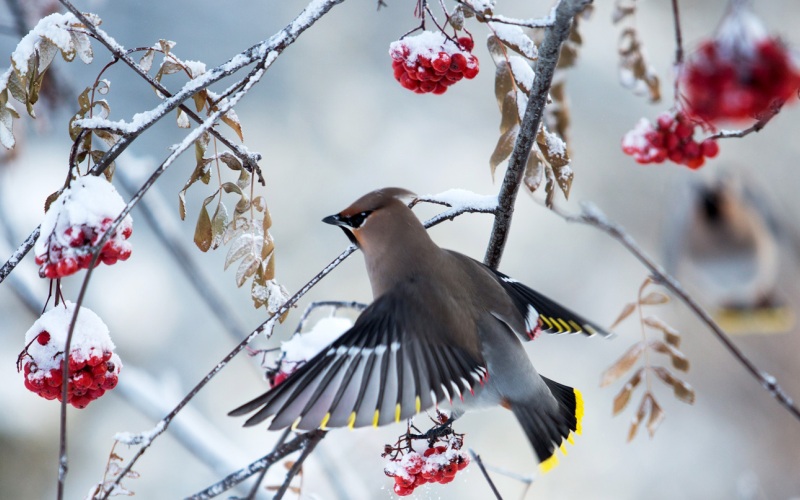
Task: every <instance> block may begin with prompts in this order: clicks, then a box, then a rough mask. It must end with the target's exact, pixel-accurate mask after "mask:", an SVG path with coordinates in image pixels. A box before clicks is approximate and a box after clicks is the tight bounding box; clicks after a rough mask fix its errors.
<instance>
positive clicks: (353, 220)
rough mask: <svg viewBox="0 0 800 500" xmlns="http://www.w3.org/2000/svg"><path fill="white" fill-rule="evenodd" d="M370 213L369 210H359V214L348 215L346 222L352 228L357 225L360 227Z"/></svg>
mask: <svg viewBox="0 0 800 500" xmlns="http://www.w3.org/2000/svg"><path fill="white" fill-rule="evenodd" d="M371 213H372V211H371V210H370V211H367V212H361V213H360V214H355V215H351V216H350V217H348V221H347V222H348V223H349V225H350V227H352V228H353V229H355V228H359V227H361V224H363V223H364V221H365V220H366V218H367V217H368V216H369V214H371Z"/></svg>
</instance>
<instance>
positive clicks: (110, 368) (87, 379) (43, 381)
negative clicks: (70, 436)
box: [20, 331, 120, 408]
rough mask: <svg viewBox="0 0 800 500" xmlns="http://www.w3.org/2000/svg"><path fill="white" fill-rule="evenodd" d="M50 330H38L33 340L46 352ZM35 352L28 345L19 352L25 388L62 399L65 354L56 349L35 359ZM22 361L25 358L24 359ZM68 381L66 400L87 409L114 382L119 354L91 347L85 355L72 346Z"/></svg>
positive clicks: (46, 396) (115, 382) (48, 396)
mask: <svg viewBox="0 0 800 500" xmlns="http://www.w3.org/2000/svg"><path fill="white" fill-rule="evenodd" d="M50 341H51V338H50V333H49V332H47V331H42V332H40V333H39V334H38V335H37V336H36V338H35V339H34V340H33V341H32V343H33V342H36V343H37V344H39V345H40V346H42V347H44V348H45V349H40V350H39V352H47V349H46V348H47V347H48V345H49V344H50ZM36 352H37V351H36V350H34V349H30V345H29V346H28V348H26V349H25V350H24V351H23V352H22V354H21V355H20V362H21V363H22V370H23V373H24V374H25V387H26V388H27V389H28V390H29V391H31V392H33V393H36V394H38V395H39V396H41V397H43V398H45V399H57V400H59V401H61V394H62V390H63V382H64V379H63V370H64V353H63V352H58V353H57V354H56V355H55V357H54V358H52V359H51V358H50V357H47V358H46V359H37V358H36V357H35V353H36ZM23 360H24V361H23ZM67 362H68V363H69V380H68V381H67V402H68V403H69V404H71V405H72V406H74V407H75V408H86V406H88V405H89V403H91V402H92V401H94V400H95V399H97V398H99V397H100V396H102V395H103V394H105V392H106V391H108V390H111V389H113V388H114V387H116V385H117V380H118V379H117V377H118V375H119V370H120V361H119V357H118V356H117V355H116V354H114V353H113V352H111V351H110V350H101V349H97V348H90V349H89V355H88V356H86V355H85V354H84V352H83V351H82V350H80V349H74V350H72V351H71V352H70V355H69V357H68V358H67Z"/></svg>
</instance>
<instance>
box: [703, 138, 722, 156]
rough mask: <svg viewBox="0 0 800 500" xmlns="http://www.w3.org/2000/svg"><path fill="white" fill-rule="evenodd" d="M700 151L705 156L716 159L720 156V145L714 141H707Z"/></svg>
mask: <svg viewBox="0 0 800 500" xmlns="http://www.w3.org/2000/svg"><path fill="white" fill-rule="evenodd" d="M700 150H701V151H702V154H703V156H705V157H707V158H714V157H715V156H717V155H718V154H719V144H717V141H715V140H714V139H706V140H705V141H703V142H702V143H701V144H700Z"/></svg>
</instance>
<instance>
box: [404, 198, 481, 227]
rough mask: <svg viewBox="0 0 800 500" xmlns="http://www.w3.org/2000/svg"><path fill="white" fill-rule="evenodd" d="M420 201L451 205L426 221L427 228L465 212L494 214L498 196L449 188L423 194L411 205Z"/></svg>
mask: <svg viewBox="0 0 800 500" xmlns="http://www.w3.org/2000/svg"><path fill="white" fill-rule="evenodd" d="M419 202H426V203H434V204H436V205H444V206H447V207H450V210H445V211H444V212H442V213H440V214H438V215H436V216H434V217H432V218H430V219H428V220H427V221H425V227H426V228H430V227H432V226H435V225H436V224H439V223H440V222H443V221H445V220H453V219H454V218H455V217H457V216H459V215H461V214H463V213H468V212H471V213H484V214H493V213H495V212H496V211H497V196H495V195H482V194H476V193H473V192H471V191H467V190H466V189H448V190H447V191H444V192H442V193H439V194H426V195H422V196H419V197H417V199H415V200H414V201H413V202H412V203H411V207H413V206H414V205H416V204H417V203H419Z"/></svg>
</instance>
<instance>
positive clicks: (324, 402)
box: [229, 188, 610, 470]
mask: <svg viewBox="0 0 800 500" xmlns="http://www.w3.org/2000/svg"><path fill="white" fill-rule="evenodd" d="M414 197H415V195H414V193H412V192H410V191H408V190H406V189H402V188H384V189H379V190H376V191H372V192H370V193H368V194H366V195H364V196H362V197H361V198H359V199H357V200H356V201H355V202H353V203H352V204H351V205H350V206H349V207H347V208H345V209H344V210H342V211H341V212H339V213H338V214H335V215H331V216H328V217H325V218H324V219H323V222H325V223H328V224H332V225H334V226H338V227H340V228H341V229H342V230H343V231H344V233H345V234H346V235H347V238H348V239H349V240H350V241H351V242H352V243H354V244H355V245H357V246H358V248H359V249H360V250H361V252H362V253H363V255H364V259H365V263H366V268H367V274H368V277H369V281H370V284H371V287H372V293H373V296H374V301H373V302H372V303H371V304H370V305H369V307H367V308H366V309H365V310H364V311H363V312H362V313H361V315H360V316H359V317H358V318H357V319H356V321H355V323H354V324H353V326H352V327H351V328H350V329H349V330H347V331H345V332H344V333H343V334H342V335H341V336H340V337H339V338H338V339H337V340H335V341H334V342H333V343H332V344H330V345H329V346H328V347H326V348H323V349H322V351H321V352H320V353H319V354H317V355H316V356H315V357H313V358H312V359H310V360H308V361H307V362H306V363H305V364H304V365H302V366H301V367H300V368H299V369H298V370H297V371H295V372H294V373H292V374H291V375H290V376H289V377H288V378H287V379H285V380H284V381H283V382H281V383H280V384H279V385H276V386H275V387H273V388H272V389H270V390H269V391H268V392H266V393H264V394H263V395H261V396H259V397H256V398H255V399H253V400H252V401H250V402H248V403H245V404H243V405H242V406H240V407H238V408H236V409H235V410H233V411H231V412H230V413H229V415H231V416H241V415H245V414H249V413H251V412H254V411H255V414H253V415H252V416H250V417H249V419H248V420H247V421H246V422H245V426H252V425H257V424H259V423H261V422H263V421H265V420H267V419H268V418H272V421H271V423H270V425H269V428H270V429H271V430H274V429H282V428H286V427H292V428H295V429H302V430H313V429H317V428H322V429H328V428H337V427H349V428H351V429H352V428H354V427H363V426H369V425H372V426H375V427H377V426H381V425H386V424H390V423H393V422H400V421H403V420H406V419H408V418H411V417H413V416H414V415H416V414H418V413H420V412H421V411H425V410H428V409H431V408H433V407H437V408H440V407H445V406H448V405H449V406H450V407H451V408H452V414H451V416H450V422H452V421H453V420H455V419H456V418H458V417H460V416H461V415H462V414H463V413H464V412H465V411H466V410H469V409H473V408H483V407H492V406H496V405H499V406H502V407H504V408H507V409H509V410H511V411H512V412H513V414H514V415H515V416H516V418H517V420H518V421H519V423H520V425H521V427H522V429H523V431H524V432H525V435H526V436H527V438H528V440H529V442H530V444H531V446H532V448H533V451H534V453H535V454H536V456H537V458H538V459H539V462H540V467H541V469H542V470H549V468H551V467H552V465H555V463H556V462H557V458H556V455H555V451H556V450H557V449H561V450H562V451H563V450H564V443H565V441H568V442H572V441H573V434H574V433H577V434H579V433H580V431H581V418H582V416H583V398H582V396H581V393H580V391H578V390H577V389H574V388H572V387H569V386H566V385H563V384H560V383H558V382H556V381H554V380H551V379H549V378H547V377H544V376H542V375H540V374H539V373H538V372H537V371H536V369H535V368H534V367H533V364H532V363H531V361H530V359H529V358H528V356H527V354H526V352H525V350H524V348H523V344H522V342H524V341H529V340H533V339H534V338H536V337H537V336H538V335H539V334H540V333H541V332H550V333H583V334H585V335H595V334H600V335H601V336H609V335H610V334H609V332H607V331H606V330H604V329H603V328H602V327H600V326H598V325H597V324H595V323H592V322H590V321H588V320H586V319H584V318H583V317H582V316H580V315H578V314H576V313H574V312H572V311H570V310H569V309H567V308H565V307H563V306H561V305H559V304H558V303H556V302H554V301H553V300H551V299H549V298H547V297H545V296H544V295H542V294H540V293H538V292H536V291H534V290H532V289H531V288H529V287H527V286H525V285H524V284H522V283H520V282H519V281H517V280H515V279H513V278H510V277H508V276H506V275H505V274H503V273H501V272H498V271H496V270H494V269H492V268H490V267H487V266H485V265H484V264H482V263H480V262H478V261H476V260H473V259H472V258H470V257H468V256H466V255H463V254H460V253H458V252H455V251H451V250H446V249H442V248H440V247H439V246H438V245H436V243H434V241H433V240H432V239H431V237H430V236H429V235H428V232H427V231H426V229H425V227H424V226H423V224H422V223H421V222H420V220H419V219H418V218H417V217H416V216H415V215H414V213H413V212H412V210H411V209H410V208H409V206H408V205H407V204H406V202H405V201H404V200H408V199H413V198H414Z"/></svg>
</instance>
